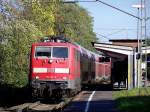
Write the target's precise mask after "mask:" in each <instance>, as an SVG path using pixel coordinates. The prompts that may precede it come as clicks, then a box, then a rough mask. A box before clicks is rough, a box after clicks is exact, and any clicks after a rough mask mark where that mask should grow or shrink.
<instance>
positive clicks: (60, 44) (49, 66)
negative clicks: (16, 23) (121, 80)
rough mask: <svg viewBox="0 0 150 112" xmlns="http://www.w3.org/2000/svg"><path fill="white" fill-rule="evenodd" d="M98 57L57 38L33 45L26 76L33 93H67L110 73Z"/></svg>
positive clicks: (40, 94) (46, 94)
mask: <svg viewBox="0 0 150 112" xmlns="http://www.w3.org/2000/svg"><path fill="white" fill-rule="evenodd" d="M99 57H101V56H100V55H97V54H95V53H93V52H90V51H88V50H86V49H85V48H83V47H81V46H79V45H77V44H73V43H70V42H68V41H63V40H61V39H60V38H58V39H57V40H55V39H52V40H50V41H49V42H39V43H34V44H32V49H31V59H30V60H31V62H30V75H29V79H30V85H31V87H32V92H33V95H36V96H38V97H39V96H42V97H43V96H50V97H52V96H54V97H61V96H62V95H63V94H67V95H70V94H72V93H77V92H78V91H80V90H81V87H82V85H84V84H87V83H90V82H94V81H95V79H97V78H98V77H102V75H109V76H110V69H109V68H107V67H103V66H106V63H105V65H103V62H99ZM103 68H105V73H102V72H103V70H104V69H103ZM106 72H107V73H106Z"/></svg>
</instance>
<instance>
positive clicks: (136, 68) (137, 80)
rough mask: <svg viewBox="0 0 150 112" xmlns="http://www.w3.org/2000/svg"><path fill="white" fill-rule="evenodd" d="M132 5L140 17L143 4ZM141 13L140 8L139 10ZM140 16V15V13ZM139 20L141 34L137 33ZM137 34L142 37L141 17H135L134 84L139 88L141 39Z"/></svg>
mask: <svg viewBox="0 0 150 112" xmlns="http://www.w3.org/2000/svg"><path fill="white" fill-rule="evenodd" d="M132 7H134V8H137V10H138V11H137V16H138V17H140V9H142V8H144V5H143V4H142V2H141V4H137V5H132ZM141 13H142V10H141ZM141 18H142V15H141ZM139 22H140V23H141V35H140V34H139ZM139 36H141V37H142V19H137V41H138V42H137V51H136V52H137V53H136V59H135V63H136V64H135V70H136V71H135V79H136V80H135V82H134V83H135V85H137V87H138V88H139V87H140V86H141V56H142V55H141V41H140V38H139Z"/></svg>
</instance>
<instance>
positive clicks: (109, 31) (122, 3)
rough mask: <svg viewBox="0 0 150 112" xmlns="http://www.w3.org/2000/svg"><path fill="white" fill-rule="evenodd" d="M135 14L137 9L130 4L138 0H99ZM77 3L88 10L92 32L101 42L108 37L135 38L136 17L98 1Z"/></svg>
mask: <svg viewBox="0 0 150 112" xmlns="http://www.w3.org/2000/svg"><path fill="white" fill-rule="evenodd" d="M86 1H87V0H86ZM101 1H103V2H105V3H108V4H110V5H113V6H115V7H117V8H120V9H121V10H124V11H126V12H128V13H131V14H133V15H135V16H137V14H138V9H137V8H134V7H132V5H135V4H140V0H101ZM79 5H81V6H82V7H84V8H85V9H87V10H88V12H89V14H90V15H91V16H92V17H93V20H94V22H93V23H94V32H95V33H96V34H97V38H98V39H99V40H100V41H101V42H108V40H109V39H136V38H137V19H136V18H134V17H132V16H129V15H127V14H124V13H122V12H120V11H117V10H115V9H112V8H111V7H108V6H106V5H104V4H101V3H99V2H80V3H79Z"/></svg>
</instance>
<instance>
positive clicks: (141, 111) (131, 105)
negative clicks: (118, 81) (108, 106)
mask: <svg viewBox="0 0 150 112" xmlns="http://www.w3.org/2000/svg"><path fill="white" fill-rule="evenodd" d="M114 98H115V99H116V100H117V103H118V109H119V110H120V111H121V112H122V111H123V112H133V111H134V112H149V110H150V108H149V105H150V88H139V89H132V90H122V91H116V92H114Z"/></svg>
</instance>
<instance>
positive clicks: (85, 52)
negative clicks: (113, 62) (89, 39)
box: [32, 42, 101, 59]
mask: <svg viewBox="0 0 150 112" xmlns="http://www.w3.org/2000/svg"><path fill="white" fill-rule="evenodd" d="M32 46H68V47H69V46H72V47H75V48H77V49H78V50H79V51H80V52H81V54H82V55H86V56H87V57H89V58H94V59H96V58H98V57H101V55H99V54H96V53H94V52H92V51H90V50H88V49H86V48H84V47H82V46H80V45H78V44H76V43H70V42H36V43H33V44H32Z"/></svg>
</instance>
